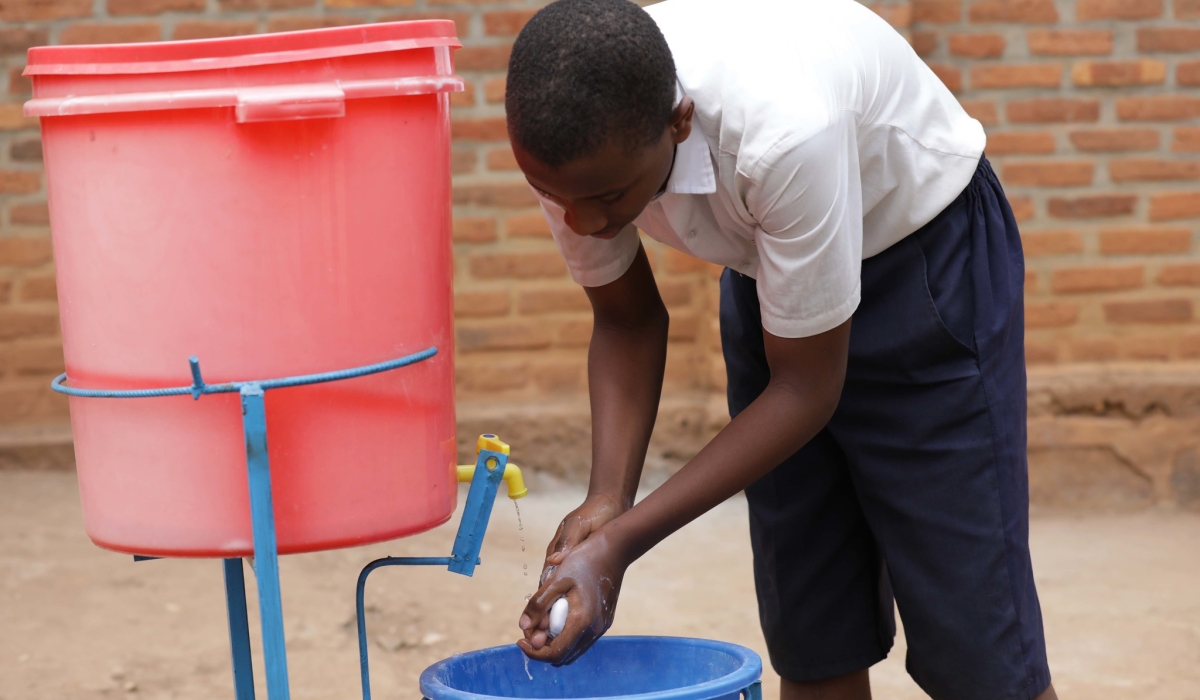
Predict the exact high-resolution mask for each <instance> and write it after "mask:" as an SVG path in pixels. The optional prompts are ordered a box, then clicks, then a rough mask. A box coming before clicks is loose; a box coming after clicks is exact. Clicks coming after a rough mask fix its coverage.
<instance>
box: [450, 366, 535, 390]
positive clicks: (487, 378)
mask: <svg viewBox="0 0 1200 700" xmlns="http://www.w3.org/2000/svg"><path fill="white" fill-rule="evenodd" d="M454 380H455V383H456V384H457V385H458V386H459V388H461V389H462V390H464V391H467V392H479V393H487V394H495V393H496V392H503V391H511V390H514V389H521V388H523V387H525V386H526V385H527V384H528V383H529V363H527V362H504V363H496V362H488V363H487V364H485V365H475V364H474V363H467V362H462V363H459V364H458V365H457V366H456V367H455V371H454Z"/></svg>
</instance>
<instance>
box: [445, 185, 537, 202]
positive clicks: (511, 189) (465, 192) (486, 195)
mask: <svg viewBox="0 0 1200 700" xmlns="http://www.w3.org/2000/svg"><path fill="white" fill-rule="evenodd" d="M454 203H455V204H474V205H477V206H481V207H534V206H537V204H538V200H537V197H536V196H534V194H533V191H532V190H530V189H529V185H528V184H526V183H524V182H513V183H507V184H484V185H455V187H454Z"/></svg>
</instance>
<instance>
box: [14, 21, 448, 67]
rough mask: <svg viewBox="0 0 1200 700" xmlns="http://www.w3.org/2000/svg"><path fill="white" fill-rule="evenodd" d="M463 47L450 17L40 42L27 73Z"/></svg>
mask: <svg viewBox="0 0 1200 700" xmlns="http://www.w3.org/2000/svg"><path fill="white" fill-rule="evenodd" d="M431 46H449V47H454V48H458V47H460V46H462V44H461V43H460V42H459V40H458V37H457V35H456V34H455V27H454V22H452V21H450V20H441V19H434V20H417V21H410V22H387V23H383V24H363V25H355V26H350V27H332V28H329V29H309V30H304V31H298V32H280V33H277V34H256V35H252V36H236V37H223V38H218V39H196V40H193V41H162V42H153V43H145V44H90V45H82V46H38V47H35V48H32V49H30V50H29V56H28V61H27V65H26V68H25V73H24V74H25V75H116V74H131V73H177V72H181V71H198V70H218V69H223V68H240V67H244V66H261V65H268V64H272V63H292V62H296V61H312V60H320V59H326V58H335V57H339V56H354V55H360V54H367V53H380V52H384V51H403V50H407V49H422V48H428V47H431Z"/></svg>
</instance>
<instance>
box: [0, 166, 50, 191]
mask: <svg viewBox="0 0 1200 700" xmlns="http://www.w3.org/2000/svg"><path fill="white" fill-rule="evenodd" d="M40 189H42V174H41V173H40V172H30V171H28V170H0V194H30V193H31V192H37V191H38V190H40Z"/></svg>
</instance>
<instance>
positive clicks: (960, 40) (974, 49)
mask: <svg viewBox="0 0 1200 700" xmlns="http://www.w3.org/2000/svg"><path fill="white" fill-rule="evenodd" d="M1004 46H1005V42H1004V37H1003V36H1001V35H999V34H993V33H986V34H951V35H950V53H951V54H953V55H955V56H967V57H969V58H996V57H998V56H1003V55H1004Z"/></svg>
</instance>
